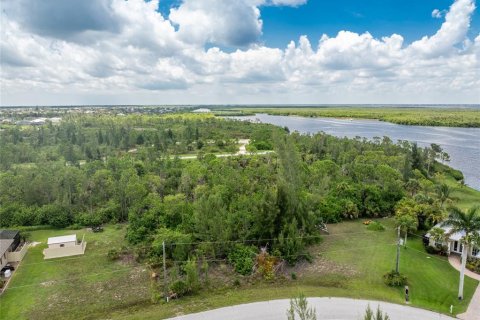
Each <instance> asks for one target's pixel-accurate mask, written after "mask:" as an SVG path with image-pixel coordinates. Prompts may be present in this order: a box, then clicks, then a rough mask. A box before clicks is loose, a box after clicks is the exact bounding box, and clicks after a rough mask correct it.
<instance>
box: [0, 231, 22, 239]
mask: <svg viewBox="0 0 480 320" xmlns="http://www.w3.org/2000/svg"><path fill="white" fill-rule="evenodd" d="M19 232H20V231H18V230H0V239H14V238H15V236H16V235H17V234H18V233H19Z"/></svg>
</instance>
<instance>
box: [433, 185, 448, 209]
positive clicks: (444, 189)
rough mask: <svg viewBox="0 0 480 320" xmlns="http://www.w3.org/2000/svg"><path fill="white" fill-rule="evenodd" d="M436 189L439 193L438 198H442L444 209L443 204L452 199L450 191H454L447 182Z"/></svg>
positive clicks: (441, 202) (441, 204) (441, 205)
mask: <svg viewBox="0 0 480 320" xmlns="http://www.w3.org/2000/svg"><path fill="white" fill-rule="evenodd" d="M435 191H436V193H437V197H438V200H440V208H442V209H443V204H444V203H445V202H446V201H447V200H448V199H450V193H451V192H452V189H451V188H450V187H449V186H448V185H447V184H446V183H442V184H441V185H438V186H437V187H436V189H435Z"/></svg>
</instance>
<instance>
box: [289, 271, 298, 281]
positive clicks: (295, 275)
mask: <svg viewBox="0 0 480 320" xmlns="http://www.w3.org/2000/svg"><path fill="white" fill-rule="evenodd" d="M290 276H291V278H292V280H297V274H296V273H295V272H292V273H291V274H290Z"/></svg>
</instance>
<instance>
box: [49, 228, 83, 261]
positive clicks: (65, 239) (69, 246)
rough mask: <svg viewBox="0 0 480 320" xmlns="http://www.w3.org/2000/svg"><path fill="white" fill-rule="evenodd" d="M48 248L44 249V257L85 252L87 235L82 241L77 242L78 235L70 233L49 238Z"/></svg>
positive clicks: (74, 254)
mask: <svg viewBox="0 0 480 320" xmlns="http://www.w3.org/2000/svg"><path fill="white" fill-rule="evenodd" d="M47 244H48V248H46V249H44V250H43V255H44V259H52V258H60V257H68V256H76V255H80V254H84V253H85V247H86V245H87V243H86V242H85V235H84V236H83V238H82V241H81V242H80V243H79V242H77V235H76V234H70V235H67V236H60V237H52V238H48V242H47Z"/></svg>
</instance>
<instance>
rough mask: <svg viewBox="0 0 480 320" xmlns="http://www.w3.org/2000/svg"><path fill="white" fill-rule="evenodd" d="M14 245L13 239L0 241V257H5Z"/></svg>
mask: <svg viewBox="0 0 480 320" xmlns="http://www.w3.org/2000/svg"><path fill="white" fill-rule="evenodd" d="M12 243H13V239H0V256H1V255H3V254H4V253H5V252H6V251H7V250H8V248H10V246H11V245H12Z"/></svg>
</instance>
